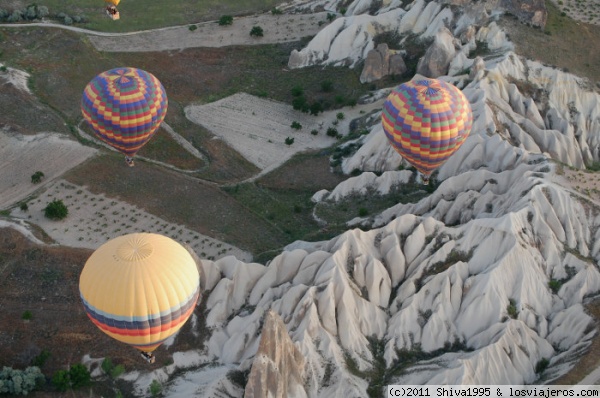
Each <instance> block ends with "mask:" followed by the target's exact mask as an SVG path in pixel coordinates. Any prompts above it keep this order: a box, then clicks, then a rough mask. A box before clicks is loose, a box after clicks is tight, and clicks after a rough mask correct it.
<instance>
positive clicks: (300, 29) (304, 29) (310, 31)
mask: <svg viewBox="0 0 600 398" xmlns="http://www.w3.org/2000/svg"><path fill="white" fill-rule="evenodd" d="M326 22H327V13H326V12H321V13H314V14H281V15H272V14H261V15H254V16H248V17H241V18H235V19H234V20H233V24H231V25H229V26H219V24H218V23H216V22H215V21H210V22H203V23H199V24H196V25H195V26H196V27H197V28H196V30H193V31H192V30H190V29H189V26H187V25H186V26H177V27H172V28H164V29H157V30H152V31H146V32H133V33H127V34H114V35H113V36H112V37H108V36H106V35H102V36H100V35H96V34H92V35H90V41H91V42H92V44H93V45H94V46H95V47H96V48H97V49H98V50H100V51H115V52H125V51H127V52H133V51H165V50H181V49H184V48H192V47H224V46H234V45H244V46H247V45H255V44H267V43H282V42H288V41H296V40H300V39H301V38H303V37H307V36H314V35H316V34H317V33H318V32H319V30H321V27H322V26H323V25H324V24H325V23H326ZM254 26H260V27H261V28H262V29H263V34H264V35H263V37H253V36H250V30H251V29H252V27H254Z"/></svg>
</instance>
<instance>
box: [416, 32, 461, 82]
mask: <svg viewBox="0 0 600 398" xmlns="http://www.w3.org/2000/svg"><path fill="white" fill-rule="evenodd" d="M455 55H456V48H455V40H454V36H452V33H451V32H450V31H449V30H448V29H447V28H442V29H441V30H440V31H439V32H438V34H437V35H436V36H435V40H434V42H433V44H432V45H431V46H429V48H428V49H427V51H426V52H425V55H424V56H423V58H421V59H420V60H419V64H418V65H417V73H419V74H421V75H423V76H426V77H432V78H436V77H439V76H442V75H445V74H447V73H448V67H449V66H450V62H451V61H452V59H453V58H454V56H455Z"/></svg>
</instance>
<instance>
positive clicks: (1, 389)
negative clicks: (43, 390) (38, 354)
mask: <svg viewBox="0 0 600 398" xmlns="http://www.w3.org/2000/svg"><path fill="white" fill-rule="evenodd" d="M43 381H44V375H43V374H42V372H41V371H40V368H38V367H37V366H30V367H28V368H26V369H25V370H19V369H13V368H11V367H8V366H4V367H3V368H2V370H0V395H4V394H9V395H27V394H28V393H29V392H31V391H34V390H35V389H36V388H37V387H38V386H39V385H40V384H41V383H42V382H43Z"/></svg>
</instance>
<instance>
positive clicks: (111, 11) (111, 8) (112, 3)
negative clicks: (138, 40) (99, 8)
mask: <svg viewBox="0 0 600 398" xmlns="http://www.w3.org/2000/svg"><path fill="white" fill-rule="evenodd" d="M104 1H105V2H106V3H108V5H107V6H106V13H107V14H108V16H109V17H110V18H111V19H112V20H113V21H116V20H117V19H119V18H120V15H119V10H117V6H118V5H119V3H120V2H121V0H104Z"/></svg>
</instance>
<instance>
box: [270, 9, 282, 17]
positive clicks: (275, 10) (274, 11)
mask: <svg viewBox="0 0 600 398" xmlns="http://www.w3.org/2000/svg"><path fill="white" fill-rule="evenodd" d="M271 14H273V15H281V14H283V11H281V10H280V9H279V8H277V7H273V8H272V9H271Z"/></svg>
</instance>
